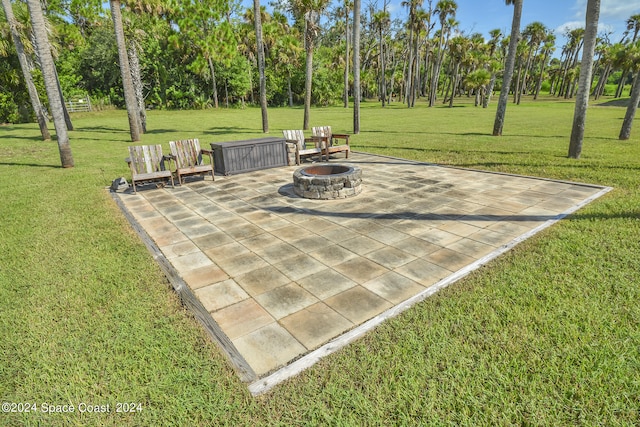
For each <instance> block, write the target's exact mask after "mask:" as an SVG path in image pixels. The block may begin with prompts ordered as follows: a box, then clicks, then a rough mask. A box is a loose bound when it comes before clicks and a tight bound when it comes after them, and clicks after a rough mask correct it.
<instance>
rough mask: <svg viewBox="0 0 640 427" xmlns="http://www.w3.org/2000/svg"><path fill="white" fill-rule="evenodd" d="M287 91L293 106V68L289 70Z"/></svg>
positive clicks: (290, 104)
mask: <svg viewBox="0 0 640 427" xmlns="http://www.w3.org/2000/svg"><path fill="white" fill-rule="evenodd" d="M287 93H288V95H289V108H291V107H293V92H292V91H291V70H287Z"/></svg>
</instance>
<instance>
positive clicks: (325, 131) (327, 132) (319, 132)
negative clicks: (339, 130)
mask: <svg viewBox="0 0 640 427" xmlns="http://www.w3.org/2000/svg"><path fill="white" fill-rule="evenodd" d="M311 133H312V135H313V136H321V137H323V138H329V139H330V138H331V135H332V133H331V126H315V127H312V128H311Z"/></svg>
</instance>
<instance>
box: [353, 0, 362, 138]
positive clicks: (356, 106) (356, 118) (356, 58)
mask: <svg viewBox="0 0 640 427" xmlns="http://www.w3.org/2000/svg"><path fill="white" fill-rule="evenodd" d="M360 94H361V89H360V0H354V1H353V133H354V134H359V133H360Z"/></svg>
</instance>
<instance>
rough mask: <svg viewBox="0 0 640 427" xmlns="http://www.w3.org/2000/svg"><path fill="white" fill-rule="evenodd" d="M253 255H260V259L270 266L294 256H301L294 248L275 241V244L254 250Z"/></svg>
mask: <svg viewBox="0 0 640 427" xmlns="http://www.w3.org/2000/svg"><path fill="white" fill-rule="evenodd" d="M255 253H256V254H258V255H260V256H261V257H262V259H264V260H265V261H267V262H268V263H270V264H277V263H278V262H281V261H284V260H286V259H289V258H293V257H295V256H299V255H302V252H301V251H300V250H298V249H296V248H295V247H294V246H292V245H290V244H289V243H285V242H282V241H280V242H278V241H276V243H275V244H273V245H269V246H266V247H264V248H261V249H256V250H255Z"/></svg>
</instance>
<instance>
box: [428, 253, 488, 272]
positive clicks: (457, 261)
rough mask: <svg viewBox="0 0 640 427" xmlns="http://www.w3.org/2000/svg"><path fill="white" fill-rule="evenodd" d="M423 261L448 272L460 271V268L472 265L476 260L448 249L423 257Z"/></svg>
mask: <svg viewBox="0 0 640 427" xmlns="http://www.w3.org/2000/svg"><path fill="white" fill-rule="evenodd" d="M423 259H424V260H426V261H429V262H432V263H434V264H437V265H439V266H440V267H444V268H446V269H447V270H450V271H457V270H460V269H461V268H462V267H465V266H467V265H469V264H472V263H473V262H474V261H475V260H476V258H473V257H470V256H467V255H465V254H463V253H460V252H456V251H453V250H451V249H448V248H444V249H440V250H439V251H436V252H433V253H431V254H429V255H425V256H424V258H423Z"/></svg>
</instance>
